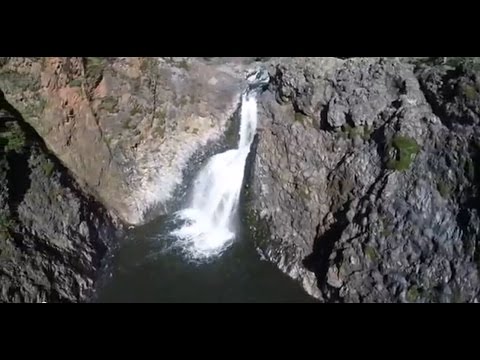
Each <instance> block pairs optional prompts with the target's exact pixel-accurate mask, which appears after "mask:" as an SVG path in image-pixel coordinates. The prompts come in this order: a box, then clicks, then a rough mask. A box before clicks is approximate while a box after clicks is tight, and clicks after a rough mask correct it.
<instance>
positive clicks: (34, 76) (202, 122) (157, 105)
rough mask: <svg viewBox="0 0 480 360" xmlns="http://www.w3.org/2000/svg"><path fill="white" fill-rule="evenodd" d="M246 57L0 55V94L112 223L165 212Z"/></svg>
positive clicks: (227, 104) (229, 109) (215, 125)
mask: <svg viewBox="0 0 480 360" xmlns="http://www.w3.org/2000/svg"><path fill="white" fill-rule="evenodd" d="M252 61H255V59H253V58H2V61H1V62H0V88H1V89H3V91H4V92H5V96H6V98H7V99H8V101H10V102H11V103H12V104H13V105H14V106H15V107H16V108H18V110H19V111H20V112H21V114H22V115H23V116H24V117H25V120H26V121H27V122H28V123H30V124H31V125H32V126H33V127H34V128H35V129H36V130H37V131H38V133H39V134H40V135H41V136H42V137H43V139H45V142H46V144H47V146H48V148H49V149H51V150H52V151H53V152H54V153H55V154H56V155H57V156H58V157H59V159H60V160H61V161H62V162H63V163H64V164H65V165H66V166H67V167H68V168H69V169H71V170H72V172H73V173H74V174H75V176H76V178H77V179H78V180H79V181H80V182H82V183H83V184H86V185H87V186H88V187H89V188H91V189H92V190H93V191H94V192H95V194H96V195H97V197H98V198H99V199H101V200H102V202H103V203H104V204H105V205H106V206H107V208H108V209H110V210H112V211H113V212H115V213H116V214H118V215H120V216H121V218H122V219H123V220H124V221H126V222H128V223H131V224H139V223H141V222H142V221H143V220H144V219H145V213H146V212H147V211H148V210H149V209H152V208H154V207H155V208H156V209H157V211H158V212H165V211H166V209H167V208H168V203H169V200H170V199H171V196H172V193H173V191H174V189H175V188H176V187H177V186H178V185H179V184H180V183H181V182H182V180H183V178H182V171H183V169H184V168H185V166H186V164H187V162H188V161H189V160H190V159H191V157H192V155H193V154H194V153H195V152H197V151H198V150H199V149H202V148H203V147H204V146H205V145H206V144H207V143H209V142H212V141H216V140H218V139H219V138H220V137H221V136H222V134H223V133H224V131H225V129H226V128H227V126H228V120H229V119H230V116H231V115H232V114H233V112H234V111H235V109H236V108H237V106H238V103H239V100H240V93H241V91H242V81H243V79H244V77H245V76H244V73H245V71H247V70H248V68H249V66H250V64H251V63H252Z"/></svg>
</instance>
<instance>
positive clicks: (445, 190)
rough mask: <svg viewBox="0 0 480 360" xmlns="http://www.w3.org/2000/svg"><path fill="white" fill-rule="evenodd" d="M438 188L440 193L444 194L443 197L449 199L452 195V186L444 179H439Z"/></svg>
mask: <svg viewBox="0 0 480 360" xmlns="http://www.w3.org/2000/svg"><path fill="white" fill-rule="evenodd" d="M437 189H438V192H439V193H440V195H442V197H443V198H445V199H447V198H448V197H449V196H450V193H451V192H452V188H451V186H450V185H449V184H447V183H446V182H445V181H443V180H439V181H438V182H437Z"/></svg>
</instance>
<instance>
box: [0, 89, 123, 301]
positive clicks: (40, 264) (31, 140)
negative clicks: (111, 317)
mask: <svg viewBox="0 0 480 360" xmlns="http://www.w3.org/2000/svg"><path fill="white" fill-rule="evenodd" d="M0 95H1V96H0V302H28V303H32V302H82V301H86V300H87V299H88V298H89V296H90V294H91V291H92V289H93V284H94V283H95V280H96V278H97V275H98V271H99V269H100V267H101V264H102V258H103V256H104V254H105V253H106V251H107V249H108V248H109V246H110V245H111V244H112V242H113V239H115V237H116V234H117V230H116V228H117V226H116V225H115V222H114V220H113V219H112V218H110V217H109V216H108V215H107V212H106V210H105V209H104V208H103V206H102V205H101V204H99V203H98V202H97V201H96V200H95V199H94V198H93V197H91V196H89V195H87V194H85V193H84V192H83V191H82V189H81V188H80V186H79V185H78V184H77V183H76V182H75V180H74V179H73V178H72V176H71V175H70V173H69V171H68V170H67V169H65V168H64V167H63V166H62V165H61V164H60V162H59V161H58V159H57V158H55V157H54V156H53V155H51V154H50V153H49V152H48V150H47V148H46V146H45V144H44V143H43V141H42V139H41V138H40V137H39V136H38V134H37V133H36V132H35V131H34V129H33V128H32V127H31V126H30V125H28V124H27V123H26V122H24V121H23V119H22V117H21V115H20V114H19V113H18V112H17V111H16V110H15V109H14V108H13V107H12V106H11V105H10V104H8V103H7V102H6V101H5V100H4V99H3V94H2V93H0ZM117 225H118V224H117Z"/></svg>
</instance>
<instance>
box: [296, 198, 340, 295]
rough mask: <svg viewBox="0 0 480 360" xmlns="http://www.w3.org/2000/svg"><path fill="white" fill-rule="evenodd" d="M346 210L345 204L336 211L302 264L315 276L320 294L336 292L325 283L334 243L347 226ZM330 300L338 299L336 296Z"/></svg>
mask: <svg viewBox="0 0 480 360" xmlns="http://www.w3.org/2000/svg"><path fill="white" fill-rule="evenodd" d="M347 210H348V204H345V205H344V206H343V207H342V208H341V210H339V211H337V212H336V213H335V215H334V217H335V219H336V221H335V222H334V223H333V224H332V225H331V226H330V228H329V229H328V230H327V231H325V233H323V234H321V235H320V234H318V231H319V230H318V228H317V237H316V238H315V240H314V243H313V251H312V253H311V254H310V255H308V256H306V257H305V258H304V259H303V261H302V263H303V266H304V267H305V268H306V269H307V270H308V271H311V272H313V273H314V274H315V277H316V278H317V286H318V288H319V289H320V290H321V291H322V292H327V291H330V292H334V293H335V292H336V291H337V290H336V289H334V288H332V287H331V286H329V285H328V283H327V274H328V268H329V259H330V256H331V254H332V252H333V249H334V247H335V243H336V242H337V241H338V240H339V239H340V236H341V235H342V233H343V231H344V230H345V228H346V227H347V225H348V221H347V217H346V213H347ZM331 298H334V299H338V300H339V297H338V296H333V297H331Z"/></svg>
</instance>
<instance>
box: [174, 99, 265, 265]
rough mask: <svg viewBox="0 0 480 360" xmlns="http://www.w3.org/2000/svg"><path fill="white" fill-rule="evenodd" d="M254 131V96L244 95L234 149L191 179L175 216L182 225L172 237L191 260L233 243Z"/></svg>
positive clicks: (213, 254) (219, 155) (211, 161)
mask: <svg viewBox="0 0 480 360" xmlns="http://www.w3.org/2000/svg"><path fill="white" fill-rule="evenodd" d="M256 127H257V100H256V94H255V92H251V93H246V94H244V95H243V97H242V104H241V120H240V139H239V143H238V147H237V148H236V149H232V150H228V151H225V152H223V153H220V154H217V155H214V156H213V157H211V158H210V160H209V161H208V162H207V164H206V166H205V167H204V168H203V169H202V170H201V171H200V173H199V174H198V176H197V177H196V179H195V182H194V188H193V193H192V199H191V201H190V204H189V206H188V207H187V208H186V209H183V210H181V211H179V212H178V213H177V214H176V217H177V218H178V219H180V220H182V221H184V224H183V226H181V227H180V228H178V229H176V230H174V231H173V232H172V235H174V236H176V237H177V239H178V240H177V243H178V245H180V246H181V247H182V248H183V249H184V250H185V252H186V253H187V254H188V256H189V257H191V258H193V259H206V258H211V257H214V256H218V255H220V254H221V253H223V251H225V250H226V249H227V248H228V247H229V246H230V245H231V244H232V243H233V241H234V239H235V231H234V223H235V221H234V220H235V214H236V210H237V206H238V202H239V198H240V192H241V188H242V183H243V177H244V172H245V163H246V159H247V156H248V154H249V152H250V147H251V144H252V141H253V139H254V136H255V131H256Z"/></svg>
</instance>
